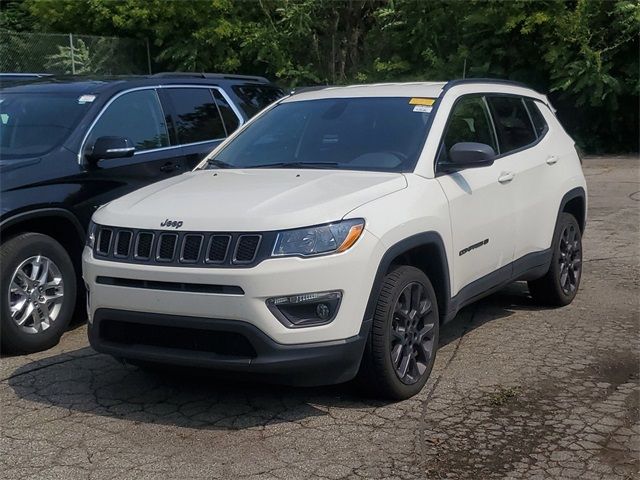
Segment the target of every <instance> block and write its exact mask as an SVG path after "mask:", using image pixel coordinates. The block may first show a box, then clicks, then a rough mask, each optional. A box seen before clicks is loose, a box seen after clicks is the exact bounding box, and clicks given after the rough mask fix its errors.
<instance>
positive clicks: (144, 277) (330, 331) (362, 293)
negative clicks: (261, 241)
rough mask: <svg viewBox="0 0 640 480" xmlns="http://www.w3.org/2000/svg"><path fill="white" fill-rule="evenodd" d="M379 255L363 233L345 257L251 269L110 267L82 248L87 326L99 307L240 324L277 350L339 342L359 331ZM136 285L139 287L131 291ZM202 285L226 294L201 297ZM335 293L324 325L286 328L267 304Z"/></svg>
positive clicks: (374, 243) (283, 260)
mask: <svg viewBox="0 0 640 480" xmlns="http://www.w3.org/2000/svg"><path fill="white" fill-rule="evenodd" d="M383 253H384V249H383V246H382V244H381V243H380V241H379V240H378V239H377V238H376V237H375V236H374V235H372V234H371V233H369V232H367V231H366V230H365V232H364V233H363V235H362V237H361V238H360V239H359V240H358V243H357V244H356V245H354V247H353V248H351V249H349V250H347V251H346V252H344V253H340V254H335V255H327V256H322V257H314V258H297V257H287V258H274V259H268V260H265V261H263V262H261V263H260V264H258V265H256V266H254V267H251V268H191V267H184V266H180V267H178V266H161V265H142V264H131V263H122V262H110V261H105V260H101V259H97V258H94V256H93V254H92V252H91V249H89V248H85V250H84V253H83V277H84V280H85V283H86V284H87V289H88V295H89V297H88V305H89V307H88V309H89V323H91V321H92V317H94V316H95V314H96V312H97V311H98V310H100V309H103V308H105V309H112V310H125V311H134V312H141V313H147V314H162V315H173V316H176V317H181V318H184V317H194V318H201V319H202V318H210V319H225V320H229V321H238V322H245V323H248V324H251V325H253V326H254V327H256V328H257V329H258V330H260V331H261V332H262V333H264V334H266V335H267V336H268V337H269V338H270V339H271V340H273V341H274V342H276V343H278V344H282V345H297V344H305V343H318V342H329V341H336V340H344V339H347V338H351V337H354V336H356V335H358V333H359V331H360V328H361V325H362V321H363V317H364V315H365V309H366V305H367V301H368V299H369V296H370V293H371V289H372V287H373V281H374V278H375V275H376V271H377V268H378V264H379V261H380V259H381V258H382V254H383ZM104 278H112V279H113V278H115V279H119V285H118V284H113V283H112V284H109V283H105V282H104V280H103V279H104ZM140 282H147V284H149V283H152V282H153V283H154V284H155V285H157V284H158V283H162V282H167V283H172V284H173V285H187V284H188V285H192V286H193V285H197V286H198V289H199V290H201V291H197V292H196V291H185V290H182V291H181V290H179V289H172V290H169V289H162V288H142V287H144V284H141V283H140ZM136 284H137V285H141V287H140V288H139V287H136V286H132V285H136ZM125 285H126V286H125ZM202 286H215V287H221V286H222V287H224V288H223V289H219V290H218V291H202ZM227 287H234V289H232V290H230V289H229V288H227ZM236 287H237V288H236ZM209 290H210V289H209ZM336 290H341V291H342V292H343V296H342V302H341V304H340V309H339V311H338V313H337V315H336V317H335V318H334V320H333V321H332V322H331V323H328V324H325V325H319V326H314V327H305V328H288V327H286V326H285V325H283V324H282V323H281V322H280V321H279V320H278V319H277V318H276V317H275V316H274V315H273V313H272V312H271V311H270V310H269V308H268V306H267V304H266V300H267V299H268V298H271V297H279V296H287V295H295V294H303V293H311V292H323V291H336ZM233 292H240V293H233Z"/></svg>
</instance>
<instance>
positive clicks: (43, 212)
mask: <svg viewBox="0 0 640 480" xmlns="http://www.w3.org/2000/svg"><path fill="white" fill-rule="evenodd" d="M43 217H50V218H51V217H62V218H64V219H65V220H68V221H69V222H71V224H72V225H73V226H74V228H75V230H76V233H77V235H78V238H79V239H80V241H82V242H84V237H85V229H84V228H83V227H82V225H81V224H80V221H79V220H78V219H77V218H76V217H75V215H73V213H71V212H70V211H69V210H66V209H64V208H39V209H36V210H29V211H26V212H21V213H17V214H15V215H11V216H10V217H8V218H5V219H3V220H2V221H1V222H0V233H2V232H4V231H5V230H6V229H7V228H9V227H13V226H15V225H17V224H20V223H21V222H25V221H28V220H33V219H36V218H43Z"/></svg>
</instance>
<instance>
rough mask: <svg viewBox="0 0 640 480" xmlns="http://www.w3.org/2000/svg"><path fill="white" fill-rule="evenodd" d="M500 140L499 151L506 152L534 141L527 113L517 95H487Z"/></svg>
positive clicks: (533, 133)
mask: <svg viewBox="0 0 640 480" xmlns="http://www.w3.org/2000/svg"><path fill="white" fill-rule="evenodd" d="M487 100H488V102H489V105H491V109H492V112H493V120H494V123H495V125H496V130H497V133H498V142H500V153H501V154H504V153H508V152H511V151H512V150H516V149H518V148H522V147H524V146H526V145H529V144H530V143H533V142H535V140H536V134H535V132H534V131H533V126H532V125H531V120H529V114H528V113H527V110H526V109H525V106H524V103H523V101H522V99H521V98H519V97H488V99H487Z"/></svg>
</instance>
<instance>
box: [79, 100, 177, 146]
mask: <svg viewBox="0 0 640 480" xmlns="http://www.w3.org/2000/svg"><path fill="white" fill-rule="evenodd" d="M105 136H118V137H126V138H129V139H130V140H131V141H132V142H133V144H134V145H135V147H136V150H137V151H143V150H150V149H153V148H160V147H167V146H169V135H168V133H167V124H166V122H165V117H164V113H163V112H162V107H161V106H160V102H159V100H158V95H157V94H156V92H155V90H153V89H149V90H137V91H134V92H129V93H125V94H124V95H121V96H120V97H118V98H116V99H115V100H114V101H113V102H112V103H111V105H109V106H108V107H107V109H106V110H105V111H104V112H103V113H102V115H101V116H100V118H99V119H98V121H97V122H96V124H95V125H94V127H93V129H92V130H91V134H90V135H89V139H88V140H87V144H86V146H87V148H91V146H92V145H93V143H94V142H95V141H96V139H97V138H99V137H105Z"/></svg>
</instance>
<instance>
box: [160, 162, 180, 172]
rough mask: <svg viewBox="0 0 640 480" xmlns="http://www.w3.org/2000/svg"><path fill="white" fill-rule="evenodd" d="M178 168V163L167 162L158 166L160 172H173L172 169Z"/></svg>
mask: <svg viewBox="0 0 640 480" xmlns="http://www.w3.org/2000/svg"><path fill="white" fill-rule="evenodd" d="M179 168H180V164H178V163H173V162H167V163H165V164H164V165H162V166H161V167H160V171H161V172H173V171H174V170H178V169H179Z"/></svg>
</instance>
